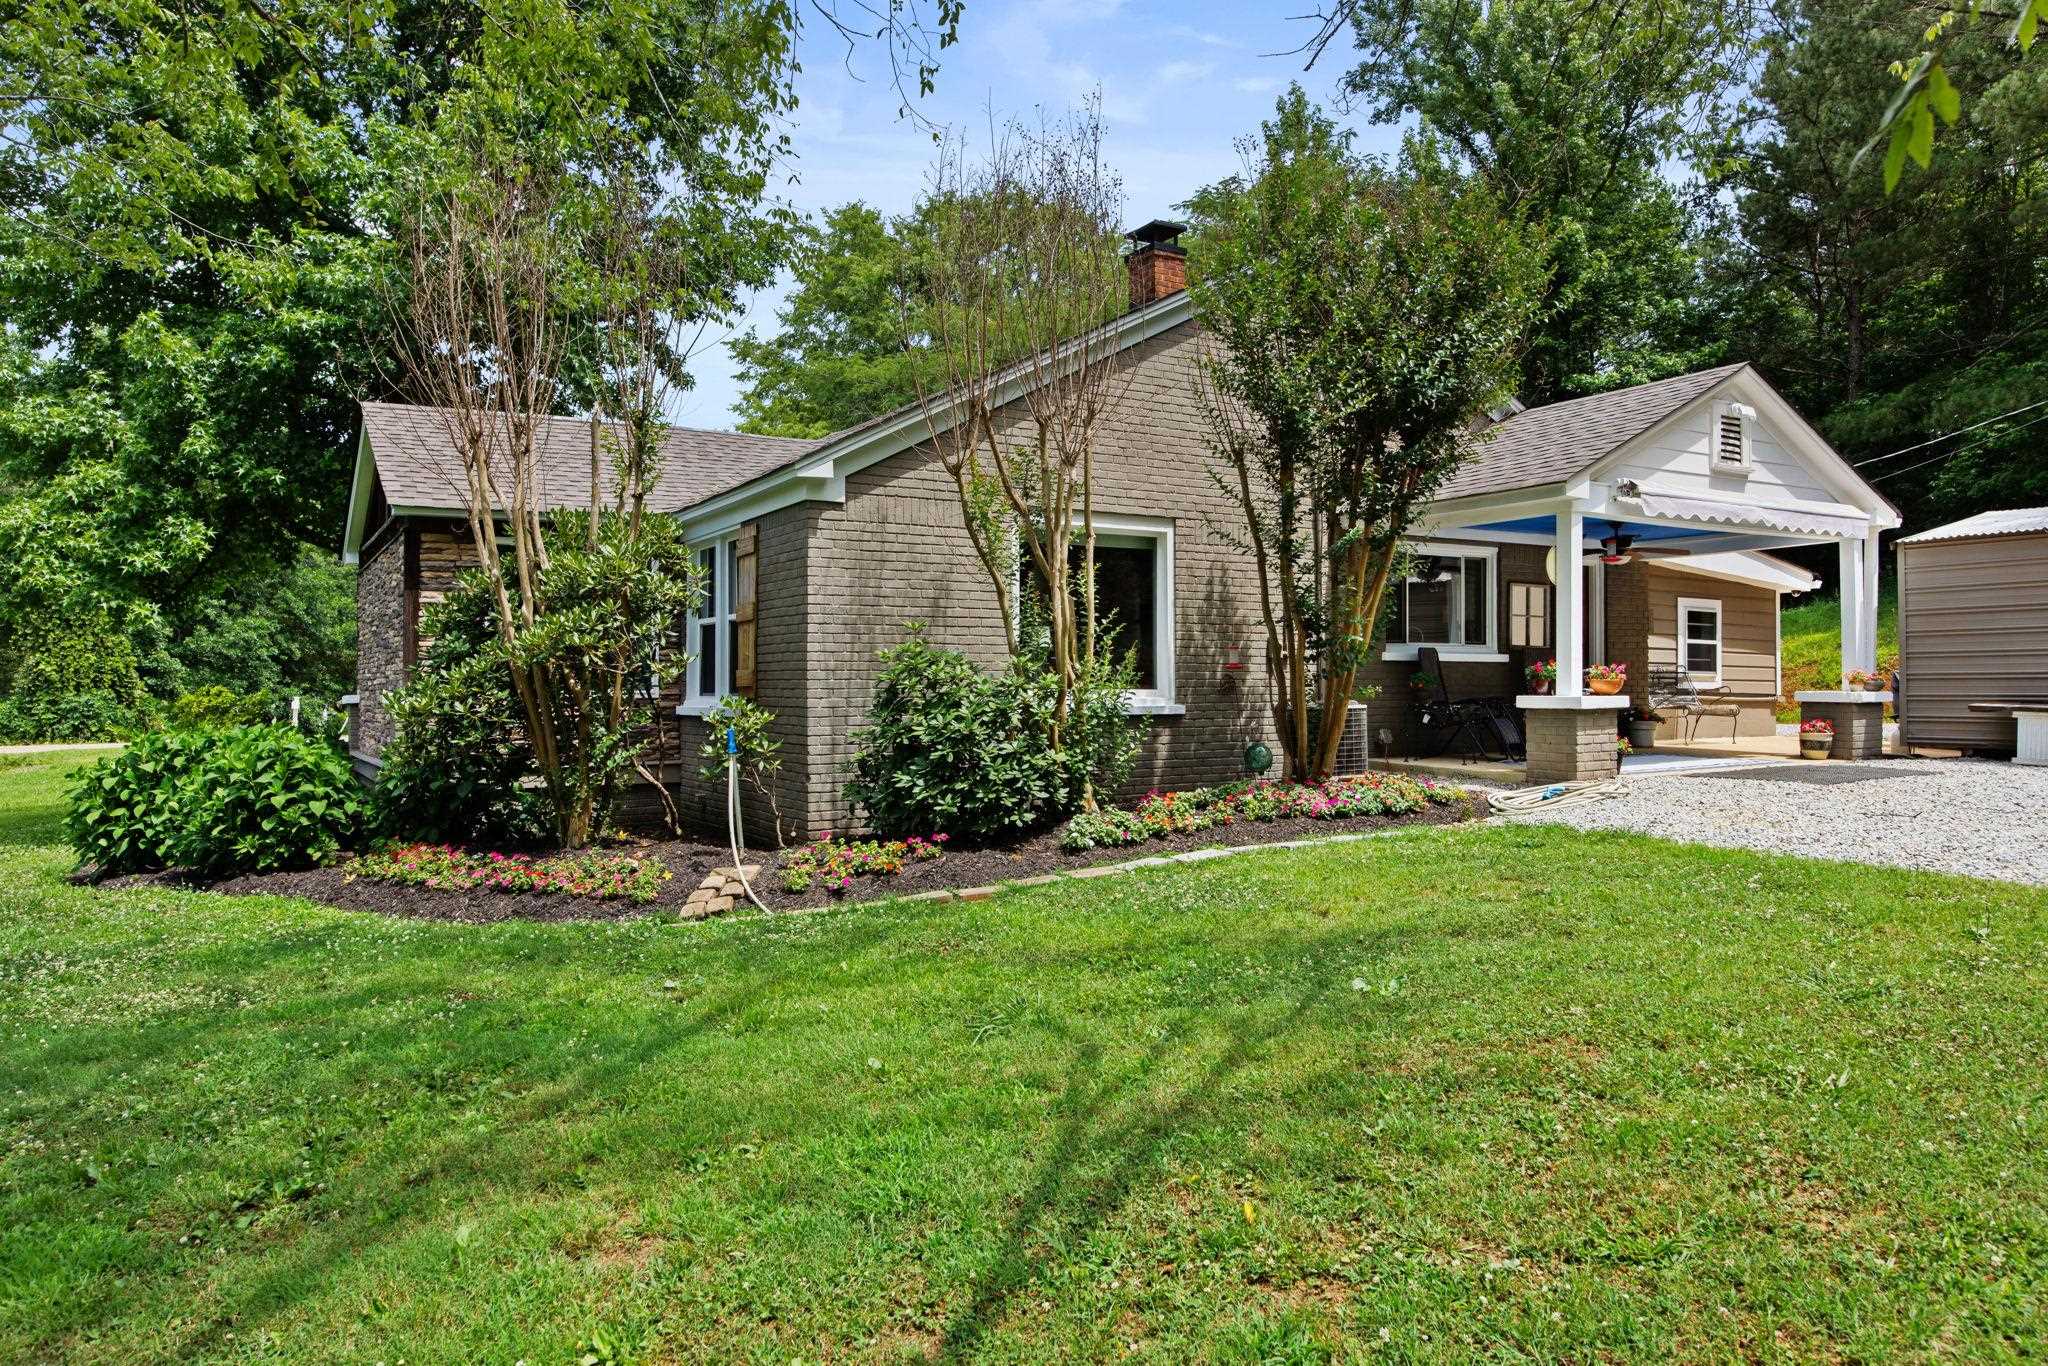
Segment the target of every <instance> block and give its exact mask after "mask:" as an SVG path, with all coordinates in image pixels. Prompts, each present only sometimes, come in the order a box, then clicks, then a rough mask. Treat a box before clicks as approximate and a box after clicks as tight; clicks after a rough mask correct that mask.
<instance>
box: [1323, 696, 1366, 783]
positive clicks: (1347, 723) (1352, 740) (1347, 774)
mask: <svg viewBox="0 0 2048 1366" xmlns="http://www.w3.org/2000/svg"><path fill="white" fill-rule="evenodd" d="M1370 767H1372V730H1371V729H1370V728H1369V727H1368V726H1367V724H1366V714H1365V703H1363V702H1353V703H1352V704H1351V706H1350V709H1349V710H1348V711H1347V712H1346V713H1345V714H1344V737H1343V738H1342V739H1341V740H1339V741H1338V742H1337V763H1336V765H1335V767H1333V768H1332V769H1331V770H1330V771H1331V773H1332V774H1334V775H1335V776H1336V777H1339V778H1355V777H1357V776H1358V775H1359V774H1361V773H1363V772H1365V771H1366V770H1367V769H1368V768H1370Z"/></svg>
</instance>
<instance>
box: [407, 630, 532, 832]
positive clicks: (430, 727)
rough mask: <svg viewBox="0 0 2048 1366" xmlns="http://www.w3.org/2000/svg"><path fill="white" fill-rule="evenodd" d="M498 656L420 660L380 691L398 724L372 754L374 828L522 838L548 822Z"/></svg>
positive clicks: (530, 758)
mask: <svg viewBox="0 0 2048 1366" xmlns="http://www.w3.org/2000/svg"><path fill="white" fill-rule="evenodd" d="M508 680H509V675H508V674H507V673H506V671H505V666H504V664H503V663H502V662H501V661H499V660H498V659H497V658H496V656H493V655H488V654H483V655H477V656H473V657H471V658H469V659H465V660H462V661H460V662H457V663H454V664H442V665H439V666H429V667H423V668H422V669H420V671H419V672H418V673H417V674H415V675H414V677H413V680H412V682H410V683H408V684H407V685H406V686H405V687H404V688H401V689H400V690H399V691H397V692H394V693H388V694H386V695H385V699H384V705H385V708H386V709H387V710H388V711H389V713H390V715H391V719H392V721H393V722H394V723H395V725H396V731H395V733H394V734H393V736H392V739H391V743H389V744H388V745H386V746H385V747H384V751H383V753H382V755H381V756H380V757H381V758H382V760H383V767H382V768H381V769H380V770H379V771H378V773H377V824H378V828H380V829H381V830H383V831H384V832H385V833H386V834H388V835H390V836H392V837H393V838H395V839H405V840H426V841H428V842H435V843H440V842H446V843H455V844H486V845H501V844H525V843H531V842H533V841H536V840H539V839H542V838H544V837H545V835H546V833H547V829H548V819H547V813H546V811H545V809H544V806H543V803H542V801H541V798H540V794H539V793H538V792H537V791H536V790H535V789H534V788H533V787H532V786H531V783H532V782H533V781H534V780H535V779H536V778H537V774H536V771H535V769H534V766H533V752H532V750H530V749H529V748H528V747H527V746H526V744H525V743H524V742H523V741H522V740H521V739H520V737H519V732H518V730H517V729H516V728H515V724H514V723H515V719H516V718H517V717H518V715H519V704H518V702H517V700H516V699H515V698H514V697H513V696H512V689H511V686H510V683H509V681H508Z"/></svg>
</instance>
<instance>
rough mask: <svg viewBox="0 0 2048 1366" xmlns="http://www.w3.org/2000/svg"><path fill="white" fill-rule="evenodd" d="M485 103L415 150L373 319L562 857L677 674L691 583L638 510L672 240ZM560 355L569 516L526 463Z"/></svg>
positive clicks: (656, 526)
mask: <svg viewBox="0 0 2048 1366" xmlns="http://www.w3.org/2000/svg"><path fill="white" fill-rule="evenodd" d="M497 112H498V111H496V110H490V109H483V110H481V111H480V110H479V109H478V108H465V109H464V110H462V111H461V112H460V113H459V114H458V115H457V116H455V117H453V118H451V119H450V121H449V125H450V126H449V127H447V128H446V129H444V130H441V131H440V132H439V133H438V134H437V136H436V137H435V138H434V139H432V140H431V142H423V146H422V151H423V153H426V154H427V155H426V156H425V157H424V158H423V160H424V163H425V164H426V165H427V166H429V167H430V168H431V169H430V170H429V171H427V172H426V173H425V174H424V175H423V176H422V178H421V180H420V182H419V183H418V184H417V185H415V186H414V187H413V189H412V195H413V201H412V205H411V207H410V209H409V210H408V216H407V220H406V232H405V235H404V238H403V239H402V245H403V251H404V259H405V267H406V269H405V274H404V278H403V279H402V280H401V281H399V282H397V284H396V285H395V286H394V288H393V290H392V293H391V299H390V316H391V321H392V323H393V330H394V336H395V338H396V340H397V346H398V352H399V355H400V357H401V363H402V378H403V381H404V384H405V387H406V388H407V389H408V390H409V391H411V392H414V393H416V394H418V395H419V396H420V397H421V398H422V399H424V400H425V401H427V402H429V403H431V404H433V405H434V407H435V409H436V410H437V412H438V414H439V417H440V420H441V422H442V425H443V427H444V428H445V430H446V432H447V435H448V439H449V442H450V444H451V445H452V446H453V447H454V448H455V450H456V451H457V452H458V454H459V455H460V457H461V461H462V477H463V479H464V481H465V483H464V488H463V490H462V492H463V494H464V500H465V503H466V506H467V513H468V523H469V531H470V540H471V544H472V546H473V548H474V551H475V554H476V558H477V562H478V564H479V566H480V568H479V569H478V570H477V571H475V572H474V573H473V574H471V575H470V576H468V577H466V578H465V580H464V581H463V582H462V583H461V584H460V585H459V587H458V589H457V593H458V595H459V596H462V597H465V598H470V597H474V598H481V599H483V600H484V601H485V603H486V604H487V608H488V610H487V612H486V613H485V617H486V619H487V620H488V621H489V623H490V625H491V627H492V634H491V635H490V636H489V637H488V638H487V643H483V644H482V645H481V648H482V649H483V650H484V652H485V654H486V657H487V658H489V659H490V660H491V661H492V662H493V663H492V667H491V668H489V669H488V670H487V671H486V675H487V676H489V677H496V678H498V679H499V680H500V681H501V682H504V683H509V686H510V691H511V695H512V698H513V700H514V701H515V703H516V714H515V715H512V716H507V717H506V718H505V720H506V724H507V725H513V724H516V725H517V726H518V728H519V730H520V732H521V740H522V743H523V745H524V747H525V748H526V749H528V750H529V751H530V753H531V759H532V771H533V772H534V774H535V775H536V776H537V777H538V778H539V779H540V783H541V786H542V788H543V790H544V792H545V795H546V806H547V811H548V816H549V822H550V825H551V827H552V834H553V836H554V838H555V839H556V840H558V841H559V842H560V843H561V844H563V845H566V846H568V847H571V848H578V847H582V846H583V845H586V844H588V843H589V842H590V841H591V840H592V839H593V838H595V837H596V836H597V835H598V834H600V833H602V831H603V829H604V827H605V824H606V822H607V820H608V818H609V816H610V814H611V811H612V808H613V805H614V803H615V801H616V799H617V797H618V795H619V794H620V791H621V789H622V786H623V783H624V782H625V780H626V779H627V777H628V776H629V775H630V774H631V773H632V772H633V771H635V770H636V769H637V770H639V771H640V772H642V773H643V774H646V769H645V766H644V764H643V763H642V754H643V751H644V750H645V749H646V747H647V745H648V743H649V739H650V733H649V731H648V726H649V723H650V720H651V716H650V711H649V707H648V703H649V702H650V701H651V700H652V699H653V698H655V697H657V696H659V694H660V691H661V688H662V686H663V685H664V684H665V683H666V682H667V681H669V680H670V679H672V678H673V677H674V676H675V674H676V672H677V671H678V670H679V669H680V668H681V667H682V665H683V663H684V662H685V659H686V656H685V655H684V653H683V651H682V648H681V639H680V630H679V624H680V622H681V620H682V617H683V614H684V612H685V611H686V609H687V608H688V606H689V604H690V602H691V601H693V600H694V599H695V598H697V597H698V596H700V595H701V590H702V585H701V583H700V582H699V576H698V573H697V570H696V567H695V563H694V561H693V560H692V558H691V557H690V555H689V554H688V552H687V548H686V547H685V545H684V544H683V541H682V539H681V532H680V528H679V526H678V524H677V523H676V522H675V520H674V519H673V518H669V517H661V516H650V515H648V513H647V510H646V502H647V496H648V494H649V492H650V491H651V489H652V487H653V484H654V481H655V478H656V476H657V475H658V473H659V451H660V441H661V433H662V430H663V424H662V421H661V412H662V408H663V403H664V396H665V394H666V393H667V391H668V389H669V387H670V386H671V385H672V384H673V383H674V382H676V380H677V378H678V377H679V370H678V367H679V364H680V357H679V353H678V348H677V347H676V345H675V332H676V330H677V329H678V328H679V327H680V326H683V325H684V318H683V310H684V309H686V308H687V306H688V304H689V301H690V291H691V287H692V285H693V283H694V281H693V280H692V279H691V276H690V273H689V271H690V263H691V251H690V248H689V243H690V241H691V239H690V237H689V236H688V234H687V233H685V232H682V231H681V230H680V229H679V225H678V223H677V221H676V220H675V219H674V218H673V217H672V216H671V215H672V206H671V205H670V204H669V203H668V199H667V192H666V191H665V190H664V189H663V188H662V187H661V185H660V183H659V177H658V175H657V174H656V173H655V172H654V171H653V170H651V169H650V168H648V167H647V166H645V165H644V164H640V163H639V162H637V161H636V160H635V159H634V158H633V157H631V156H626V155H614V156H609V157H601V158H594V159H592V160H591V161H589V162H587V163H583V164H580V165H579V164H578V161H577V160H576V159H575V158H573V157H571V156H567V155H563V149H561V148H558V147H553V146H550V145H549V144H548V143H547V142H545V141H544V140H538V141H537V140H532V139H526V138H520V137H516V136H513V135H512V134H510V133H508V132H507V131H506V129H505V128H504V126H503V125H502V123H501V122H500V120H499V119H498V117H496V115H497ZM618 146H619V145H618V144H614V148H613V150H614V151H616V150H618ZM571 355H576V356H578V357H579V358H580V360H581V363H582V366H583V371H584V373H583V378H584V381H585V383H586V385H587V386H588V387H589V388H590V390H591V392H592V394H593V396H594V398H593V406H592V410H591V420H590V422H589V423H588V431H589V433H590V436H589V466H588V475H589V480H588V485H587V488H586V489H585V490H584V496H583V498H582V499H581V505H580V506H579V505H575V504H571V505H568V506H563V505H562V504H561V502H560V495H559V493H558V492H557V491H556V490H554V489H551V488H550V487H549V484H548V480H547V478H546V475H545V472H544V469H543V449H542V447H543V442H544V432H545V430H546V426H547V423H548V417H547V415H548V414H549V413H550V412H551V411H553V410H554V409H555V408H556V407H557V405H558V404H559V403H560V402H561V400H562V396H563V391H564V387H565V371H566V370H567V369H568V366H569V358H570V356H571ZM500 670H502V672H500ZM647 776H650V777H652V776H653V775H647ZM655 786H656V788H657V790H663V789H661V785H660V784H659V783H658V782H657V783H656V784H655Z"/></svg>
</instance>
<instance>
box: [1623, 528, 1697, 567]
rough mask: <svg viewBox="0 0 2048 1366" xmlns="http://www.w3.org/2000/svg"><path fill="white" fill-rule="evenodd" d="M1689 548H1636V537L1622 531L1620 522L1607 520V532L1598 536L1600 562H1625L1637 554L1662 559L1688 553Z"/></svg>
mask: <svg viewBox="0 0 2048 1366" xmlns="http://www.w3.org/2000/svg"><path fill="white" fill-rule="evenodd" d="M1691 553H1692V552H1691V551H1689V550H1679V549H1671V550H1660V549H1658V548H1657V547H1655V546H1649V545H1646V546H1642V547H1640V548H1637V546H1636V537H1634V536H1632V535H1630V534H1628V533H1627V532H1624V531H1623V530H1622V529H1621V523H1619V522H1609V523H1608V524H1607V534H1606V535H1605V536H1602V537H1601V538H1600V563H1602V564H1627V563H1628V562H1629V561H1630V560H1632V559H1635V558H1636V557H1637V556H1641V557H1642V558H1644V559H1646V560H1648V559H1664V558H1669V557H1672V556H1677V555H1690V554H1691Z"/></svg>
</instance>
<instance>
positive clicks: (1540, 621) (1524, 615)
mask: <svg viewBox="0 0 2048 1366" xmlns="http://www.w3.org/2000/svg"><path fill="white" fill-rule="evenodd" d="M1508 644H1509V645H1510V646H1514V647H1517V648H1520V649H1538V650H1541V649H1548V648H1549V646H1550V585H1549V584H1547V583H1511V584H1509V585H1508Z"/></svg>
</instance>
